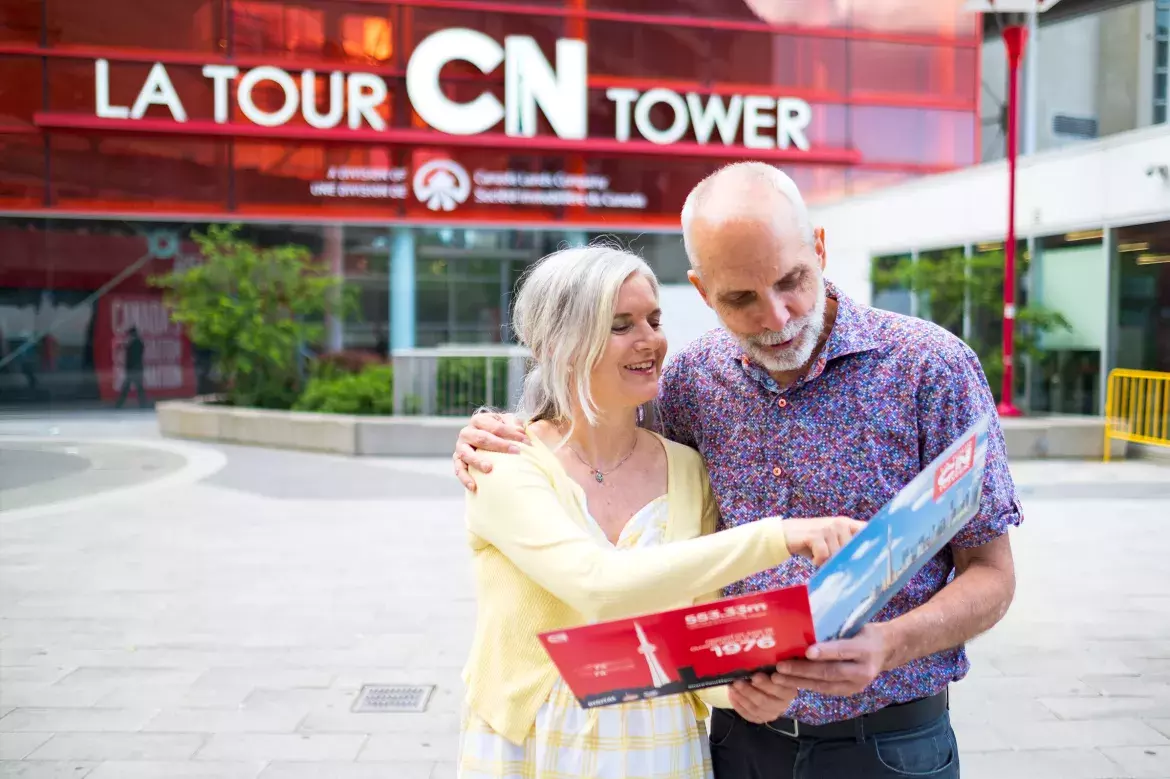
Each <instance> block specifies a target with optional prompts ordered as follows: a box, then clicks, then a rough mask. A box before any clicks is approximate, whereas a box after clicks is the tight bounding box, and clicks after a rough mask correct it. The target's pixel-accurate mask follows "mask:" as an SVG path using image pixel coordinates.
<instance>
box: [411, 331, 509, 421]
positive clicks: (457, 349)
mask: <svg viewBox="0 0 1170 779" xmlns="http://www.w3.org/2000/svg"><path fill="white" fill-rule="evenodd" d="M528 355H529V352H528V350H527V349H525V348H523V347H520V346H503V345H497V346H440V347H437V348H434V349H398V350H395V352H394V353H393V355H392V356H391V359H392V361H393V363H394V416H415V415H423V416H440V417H463V416H470V415H471V414H472V413H473V412H474V411H475V410H476V409H478V408H481V407H483V406H489V407H492V408H512V407H514V406H515V403H516V401H517V400H519V398H520V392H521V390H522V389H523V387H524V376H525V374H526V372H527V368H528Z"/></svg>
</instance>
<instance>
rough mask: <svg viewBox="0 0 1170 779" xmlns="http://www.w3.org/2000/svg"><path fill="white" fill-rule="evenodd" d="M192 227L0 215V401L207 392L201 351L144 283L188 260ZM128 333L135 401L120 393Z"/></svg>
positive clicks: (113, 400)
mask: <svg viewBox="0 0 1170 779" xmlns="http://www.w3.org/2000/svg"><path fill="white" fill-rule="evenodd" d="M193 227H194V226H193V225H163V224H133V223H126V222H117V221H79V220H44V219H28V220H22V219H0V245H3V246H4V247H5V250H4V251H3V252H0V364H2V367H0V404H5V403H20V404H36V405H42V406H46V405H47V406H52V405H60V404H65V405H69V404H74V403H77V402H79V401H81V402H89V403H95V404H96V403H100V404H103V405H114V404H117V403H118V402H119V400H120V399H121V400H122V401H123V402H126V401H128V402H130V403H131V404H136V405H137V404H141V403H143V402H152V401H155V400H159V399H162V398H168V397H188V396H191V395H194V394H195V393H196V392H197V391H201V390H202V391H206V390H207V389H209V388H210V387H211V386H212V382H211V377H210V374H209V370H208V362H207V360H206V357H207V355H203V354H199V353H198V352H197V350H195V349H194V348H193V347H192V345H191V344H190V342H189V341H188V340H187V338H186V336H185V335H184V334H183V332H182V328H180V327H179V326H178V325H176V324H175V323H174V322H172V321H170V318H169V316H168V315H167V312H166V308H165V306H164V305H163V303H162V296H161V294H160V292H159V290H157V289H154V288H152V287H151V286H150V285H149V283H148V279H149V278H150V277H151V276H153V275H156V274H161V273H166V272H167V271H169V270H171V269H173V268H174V267H175V266H176V265H181V264H184V263H190V262H197V261H198V255H197V252H196V249H195V246H194V244H193V243H191V241H190V239H189V235H190V231H191V229H192V228H193ZM99 293H101V294H99ZM135 337H137V339H138V340H139V341H140V342H141V344H142V347H143V348H142V352H141V360H142V368H143V379H144V381H143V384H144V389H145V398H143V397H141V396H138V397H135V396H133V395H131V396H130V397H129V398H125V397H123V396H122V389H123V388H124V386H125V381H124V380H125V377H126V359H127V356H128V354H130V350H129V348H128V347H129V345H130V343H131V341H133V340H135Z"/></svg>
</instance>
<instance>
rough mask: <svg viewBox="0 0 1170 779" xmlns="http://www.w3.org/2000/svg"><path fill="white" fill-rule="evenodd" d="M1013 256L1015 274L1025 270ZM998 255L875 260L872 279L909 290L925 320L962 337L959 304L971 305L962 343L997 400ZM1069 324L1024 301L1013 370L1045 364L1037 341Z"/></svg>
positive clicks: (1019, 374) (1024, 262) (951, 252)
mask: <svg viewBox="0 0 1170 779" xmlns="http://www.w3.org/2000/svg"><path fill="white" fill-rule="evenodd" d="M1022 255H1023V253H1022V252H1021V253H1020V255H1019V256H1018V259H1019V262H1018V263H1017V275H1018V277H1022V276H1023V275H1024V274H1026V273H1027V271H1028V259H1027V258H1026V257H1024V256H1022ZM1003 263H1004V258H1003V251H1002V250H1000V251H998V252H980V253H976V254H974V255H972V256H971V258H970V260H966V258H964V256H963V250H962V249H948V250H946V251H942V252H935V253H930V254H923V255H920V256H919V258H918V262H916V263H915V262H911V261H910V258H909V257H902V258H899V259H897V260H896V261H894V262H875V263H874V264H873V269H872V276H871V280H872V282H873V284H874V288H875V289H877V290H882V289H908V290H910V291H911V294H913V295H915V296H917V298H918V300H919V302H920V313H921V314H922V315H923V316H924V318H926V319H930V320H931V321H932V322H934V323H935V324H937V325H939V326H941V327H944V328H946V329H947V330H950V331H951V332H952V333H954V334H956V335H958V336H960V337H963V336H964V333H963V312H964V306H965V304H967V303H968V301H969V305H970V315H971V322H972V326H971V328H970V330H969V332H968V333H967V334H966V337H965V340H966V342H967V345H968V346H970V347H971V348H972V350H974V352H975V353H976V354H977V355H978V356H979V361H980V362H981V363H982V365H983V372H984V373H985V374H986V376H987V381H988V383H989V384H990V385H991V391H992V393H994V395H995V398H996V400H997V401H998V400H999V399H1000V394H1001V393H1000V390H1001V388H1002V386H1003V331H1002V329H1001V327H1000V326H999V323H1000V322H1001V321H1002V317H1003ZM1018 300H1019V296H1018V295H1017V301H1018ZM1069 329H1071V325H1070V324H1069V322H1068V320H1066V319H1065V318H1064V316H1062V315H1061V314H1060V313H1059V312H1058V311H1054V310H1052V309H1049V308H1045V307H1044V306H1042V305H1039V304H1035V303H1031V302H1029V303H1028V304H1026V305H1018V304H1017V306H1016V328H1015V337H1014V343H1015V355H1016V363H1017V365H1018V366H1020V365H1023V364H1024V362H1025V360H1026V359H1030V360H1033V361H1034V364H1035V365H1041V364H1043V363H1045V362H1046V361H1045V357H1046V352H1045V351H1044V349H1043V348H1041V346H1040V343H1041V341H1042V339H1043V337H1044V334H1045V333H1050V332H1054V331H1057V330H1069ZM1023 379H1024V377H1023V371H1022V370H1019V369H1018V368H1017V370H1016V380H1017V382H1018V383H1019V384H1018V387H1017V389H1022V387H1023Z"/></svg>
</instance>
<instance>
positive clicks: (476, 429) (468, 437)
mask: <svg viewBox="0 0 1170 779" xmlns="http://www.w3.org/2000/svg"><path fill="white" fill-rule="evenodd" d="M517 442H518V443H522V444H527V443H531V442H530V441H529V440H528V436H527V435H525V434H524V427H523V425H521V424H520V420H518V419H517V418H516V417H515V416H514V415H512V414H495V413H491V414H475V415H473V416H472V417H471V421H470V422H469V423H468V424H467V426H466V427H464V428H463V429H462V430H460V431H459V440H458V442H456V444H455V454H454V459H455V475H456V476H457V477H458V478H459V481H461V482H463V486H464V487H466V488H467V489H468V490H470V491H471V492H475V479H473V478H471V473H470V471H469V470H468V468H469V467H470V468H477V469H479V470H480V471H482V472H484V473H488V472H489V471H491V469H492V464H491V463H489V462H488V461H487V459H486V458H483V457H479V456H478V455H477V454H476V450H477V449H483V450H485V451H488V452H504V453H511V454H515V453H516V452H519V451H520V450H519V448H517V446H516V443H517Z"/></svg>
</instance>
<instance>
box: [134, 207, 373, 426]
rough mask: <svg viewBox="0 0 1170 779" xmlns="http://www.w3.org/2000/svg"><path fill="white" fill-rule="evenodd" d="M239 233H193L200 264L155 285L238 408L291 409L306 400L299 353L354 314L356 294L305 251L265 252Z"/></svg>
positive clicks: (221, 229)
mask: <svg viewBox="0 0 1170 779" xmlns="http://www.w3.org/2000/svg"><path fill="white" fill-rule="evenodd" d="M238 233H239V227H238V226H220V225H213V226H211V227H210V228H208V230H207V232H206V233H205V234H203V233H193V234H192V236H191V238H192V240H194V241H195V243H196V244H197V245H198V246H199V250H200V253H201V254H202V258H203V259H202V262H200V263H198V264H196V265H193V266H191V267H189V268H186V269H183V270H176V271H173V272H171V273H168V274H166V275H163V276H159V277H154V278H152V279H151V284H153V285H154V286H156V287H160V288H162V289H163V290H164V296H163V297H164V300H165V301H166V304H167V305H168V306H169V308H170V310H171V318H172V319H173V320H174V321H175V322H177V323H179V324H181V325H183V327H184V328H185V329H186V332H187V336H188V337H189V338H190V339H191V342H192V343H193V344H195V346H197V347H200V348H203V349H207V350H209V351H210V352H211V353H212V355H213V357H212V359H213V360H214V362H215V367H216V369H217V371H218V372H219V374H220V375H221V376H223V379H224V383H225V384H226V390H227V393H226V395H227V398H226V399H227V403H228V404H229V405H233V406H254V407H259V408H281V409H283V408H288V407H289V406H290V405H291V404H292V403H293V402H294V401H295V400H296V398H297V396H298V395H299V394H300V390H301V378H300V375H299V372H298V352H299V349H300V348H301V345H302V344H308V343H314V342H316V341H318V340H319V339H320V338H321V337H322V335H323V332H324V330H323V328H322V326H321V324H320V322H319V320H320V319H321V318H322V317H323V316H324V315H325V314H326V313H328V312H330V311H335V312H338V313H340V314H342V315H346V314H348V313H350V312H356V310H357V309H356V300H357V298H356V297H355V294H356V290H355V288H352V287H350V286H347V285H345V284H344V283H343V282H342V281H341V280H340V279H337V278H335V277H334V276H333V275H332V274H331V273H330V270H329V266H328V265H327V264H326V263H323V262H321V261H320V260H318V259H317V258H315V257H313V255H312V253H311V252H310V251H309V250H308V249H307V248H305V247H303V246H297V245H292V244H289V245H285V246H277V247H273V248H261V247H258V246H256V245H255V244H253V243H251V242H249V241H247V240H245V239H243V238H241V237H239V235H238Z"/></svg>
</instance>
